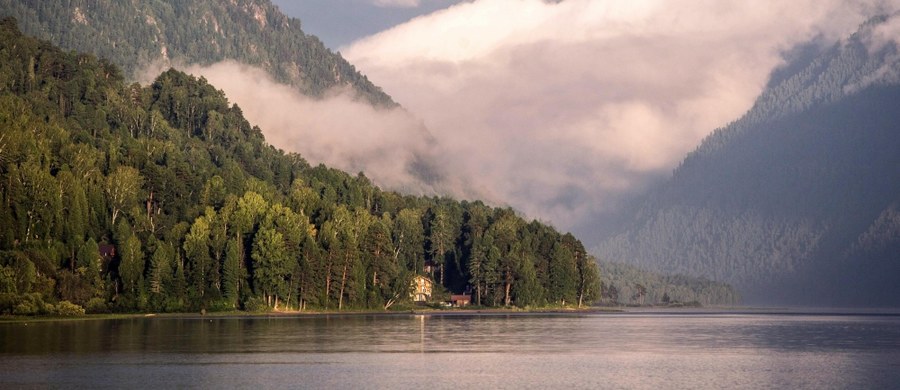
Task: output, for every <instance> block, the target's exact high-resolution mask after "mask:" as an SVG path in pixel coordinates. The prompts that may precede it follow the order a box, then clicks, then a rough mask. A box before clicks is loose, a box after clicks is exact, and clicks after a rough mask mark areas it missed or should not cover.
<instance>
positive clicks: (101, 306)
mask: <svg viewBox="0 0 900 390" xmlns="http://www.w3.org/2000/svg"><path fill="white" fill-rule="evenodd" d="M84 311H85V312H87V313H91V314H98V313H109V306H107V305H106V301H105V300H103V298H91V299H90V300H88V301H87V303H86V304H84Z"/></svg>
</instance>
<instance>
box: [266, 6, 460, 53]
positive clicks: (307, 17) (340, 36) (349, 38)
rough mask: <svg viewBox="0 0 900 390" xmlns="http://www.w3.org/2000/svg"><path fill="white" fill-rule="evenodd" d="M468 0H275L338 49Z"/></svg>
mask: <svg viewBox="0 0 900 390" xmlns="http://www.w3.org/2000/svg"><path fill="white" fill-rule="evenodd" d="M462 1H465V0H274V1H273V3H275V5H277V6H278V8H280V9H281V11H282V12H284V13H285V14H287V15H289V16H292V17H295V18H298V19H300V20H301V22H302V23H301V28H303V31H305V32H307V33H309V34H313V35H315V36H317V37H319V39H321V40H322V42H323V43H325V45H326V46H328V47H329V48H331V49H333V50H336V49H338V48H340V47H343V46H345V45H348V44H350V43H352V42H353V41H355V40H357V39H359V38H362V37H365V36H368V35H372V34H375V33H378V32H380V31H383V30H387V29H388V28H391V27H393V26H396V25H398V24H401V23H404V22H407V21H409V20H410V19H412V18H414V17H416V16H421V15H426V14H429V13H431V12H434V11H437V10H440V9H444V8H447V7H449V6H451V5H454V4H457V3H460V2H462Z"/></svg>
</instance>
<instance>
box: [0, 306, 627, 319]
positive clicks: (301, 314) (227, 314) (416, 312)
mask: <svg viewBox="0 0 900 390" xmlns="http://www.w3.org/2000/svg"><path fill="white" fill-rule="evenodd" d="M625 312H626V310H624V309H623V308H617V307H589V308H581V309H577V308H571V309H566V308H547V309H503V308H486V309H446V310H441V309H430V308H417V309H410V310H402V311H401V310H398V311H383V310H344V311H337V310H323V311H312V310H311V311H271V312H246V311H238V310H235V311H221V312H207V313H197V312H186V313H104V314H85V315H82V316H71V317H59V316H15V315H2V316H0V323H16V322H52V321H88V320H119V319H135V318H172V319H174V318H184V319H201V318H209V319H214V318H305V317H309V318H315V317H345V316H347V317H349V316H353V317H356V316H464V315H485V316H487V315H535V314H547V315H566V314H569V315H575V314H598V313H625Z"/></svg>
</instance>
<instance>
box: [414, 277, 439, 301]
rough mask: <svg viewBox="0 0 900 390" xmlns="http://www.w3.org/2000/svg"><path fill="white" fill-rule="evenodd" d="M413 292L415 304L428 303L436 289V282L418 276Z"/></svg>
mask: <svg viewBox="0 0 900 390" xmlns="http://www.w3.org/2000/svg"><path fill="white" fill-rule="evenodd" d="M412 287H413V292H412V296H411V297H412V300H413V302H416V303H419V302H428V301H430V300H431V293H432V291H433V289H434V281H432V280H431V279H429V278H427V277H425V276H422V275H416V277H415V279H413V286H412Z"/></svg>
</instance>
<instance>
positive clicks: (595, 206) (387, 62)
mask: <svg viewBox="0 0 900 390" xmlns="http://www.w3.org/2000/svg"><path fill="white" fill-rule="evenodd" d="M893 3H894V2H886V1H838V0H826V1H821V0H797V1H790V2H784V1H780V0H772V1H754V2H748V1H743V0H686V1H677V2H675V1H664V0H636V1H613V0H565V1H561V2H549V1H541V0H477V1H474V2H471V3H461V4H458V5H456V6H453V7H451V8H448V9H445V10H441V11H438V12H435V13H433V14H431V15H427V16H423V17H419V18H416V19H414V20H412V21H410V22H408V23H406V24H403V25H400V26H397V27H395V28H392V29H390V30H388V31H385V32H382V33H380V34H377V35H374V36H371V37H368V38H365V39H363V40H360V41H358V42H356V43H354V44H353V45H351V46H350V47H347V48H343V49H342V53H343V55H344V56H345V57H346V58H348V59H349V60H350V61H351V62H352V63H354V64H355V65H356V66H357V68H359V69H360V70H361V71H362V72H363V73H365V74H367V75H368V77H369V78H370V79H371V80H373V81H374V82H375V83H376V84H377V85H380V86H382V87H383V88H384V89H385V90H386V91H388V92H389V93H390V94H391V95H392V96H393V97H394V98H395V99H396V100H397V101H398V102H400V103H401V104H403V105H404V106H405V107H406V108H408V109H409V110H410V111H411V112H413V113H415V115H417V116H420V117H422V118H423V119H424V121H425V123H426V125H427V126H428V127H429V130H430V131H431V132H432V134H434V136H435V139H436V140H437V142H438V144H440V145H441V146H442V147H444V148H446V151H447V153H446V155H445V156H446V157H447V159H446V160H445V161H443V164H444V165H445V166H446V167H447V168H448V169H449V170H452V171H454V172H459V173H460V175H462V176H463V177H469V178H471V179H472V180H473V185H475V187H476V188H479V189H481V190H482V191H484V192H488V189H489V190H490V193H491V194H493V195H494V196H496V198H497V199H504V200H506V201H508V202H509V203H510V204H511V205H513V206H515V207H517V208H519V209H521V210H523V211H525V212H526V213H527V214H529V215H530V216H533V217H539V218H541V219H544V220H548V221H552V222H554V223H555V224H557V225H558V226H560V227H562V228H570V227H572V226H575V225H579V224H584V223H585V222H586V221H587V219H588V218H592V217H593V216H595V215H597V214H598V213H602V212H604V211H605V210H608V209H609V208H610V207H615V205H616V203H617V202H618V201H620V200H621V199H623V197H626V196H629V195H631V194H633V193H634V192H636V191H639V190H640V189H641V188H643V187H644V186H645V185H647V183H649V182H651V181H653V180H657V179H658V178H660V177H663V176H665V175H667V174H668V173H669V172H670V171H671V169H672V168H673V167H674V166H675V165H676V164H677V163H678V162H679V161H680V160H681V158H682V157H683V156H684V155H685V154H686V153H687V152H689V151H690V150H692V149H693V148H694V147H695V146H696V145H697V144H698V143H699V141H700V140H701V139H702V138H703V137H704V136H705V135H707V134H708V133H709V132H711V131H712V130H713V129H715V128H716V127H719V126H723V125H725V124H726V123H728V122H729V121H731V120H734V119H737V118H738V117H739V116H740V115H741V114H743V113H744V112H745V111H746V110H747V109H748V108H749V107H750V106H751V104H752V102H753V100H754V99H755V97H756V96H757V95H758V94H759V93H760V92H761V91H762V89H763V87H764V86H765V84H766V82H767V77H768V75H769V73H770V72H771V71H772V69H774V68H775V67H776V66H778V65H779V64H781V62H782V59H781V53H783V52H784V51H785V50H788V49H790V48H791V47H792V46H793V45H795V44H799V43H802V42H805V41H808V40H810V39H812V38H814V37H825V38H827V39H832V40H836V39H839V38H841V37H844V36H846V35H848V34H849V33H851V32H853V31H854V30H855V29H856V27H857V26H858V24H859V23H861V22H862V21H864V20H865V19H866V17H867V16H868V15H870V14H872V13H874V12H875V11H879V10H891V9H895V8H896V7H895V4H893Z"/></svg>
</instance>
